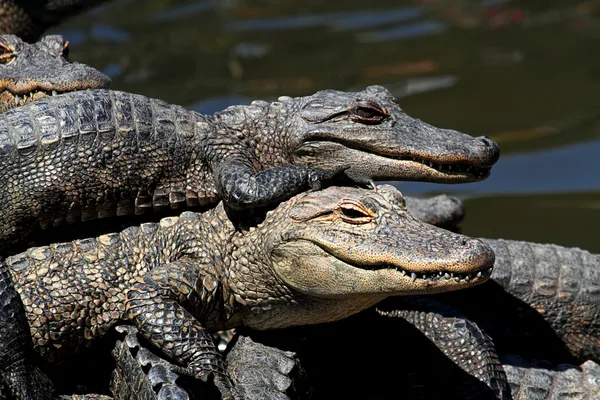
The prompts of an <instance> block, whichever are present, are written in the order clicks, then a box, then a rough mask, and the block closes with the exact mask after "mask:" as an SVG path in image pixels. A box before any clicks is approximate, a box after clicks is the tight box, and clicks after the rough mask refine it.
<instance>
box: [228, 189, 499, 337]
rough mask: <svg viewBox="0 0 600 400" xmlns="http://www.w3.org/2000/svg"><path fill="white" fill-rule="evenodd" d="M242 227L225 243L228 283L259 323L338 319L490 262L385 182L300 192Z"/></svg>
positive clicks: (433, 289)
mask: <svg viewBox="0 0 600 400" xmlns="http://www.w3.org/2000/svg"><path fill="white" fill-rule="evenodd" d="M252 229H254V231H252V230H251V232H250V234H249V235H248V237H247V238H246V239H245V240H244V244H243V245H242V246H240V242H239V241H236V240H234V241H233V243H234V245H235V246H236V247H237V249H236V250H234V251H232V252H231V254H233V258H236V259H238V260H240V264H241V266H240V268H242V269H243V271H242V273H237V274H232V277H230V280H229V286H230V287H232V288H233V289H234V291H235V292H237V293H236V294H237V296H236V297H239V298H240V299H241V302H242V303H244V304H248V305H251V307H250V308H251V309H252V313H250V315H247V316H246V317H245V323H247V324H250V325H251V326H254V327H255V328H259V329H265V328H272V327H282V326H286V325H295V324H300V323H301V324H309V323H320V322H327V321H331V320H335V319H340V318H344V317H346V316H348V315H350V314H353V313H355V312H358V311H360V310H362V309H365V308H367V307H369V306H371V305H373V304H375V303H377V302H378V301H380V300H383V299H384V298H386V297H388V296H401V295H415V294H430V293H438V292H447V291H452V290H457V289H462V288H467V287H470V286H474V285H478V284H480V283H482V282H484V281H486V280H487V279H488V278H489V276H490V275H491V272H492V267H493V264H494V253H493V252H492V250H491V249H490V248H489V247H488V246H487V245H485V244H484V243H483V242H482V241H480V240H478V239H472V238H469V237H467V236H463V235H459V234H455V233H452V232H449V231H446V230H444V229H441V228H437V227H434V226H432V225H429V224H426V223H424V222H421V221H419V220H417V219H416V218H414V217H413V216H411V215H410V214H409V213H408V211H407V210H406V207H405V205H404V200H403V198H402V195H401V194H400V192H398V191H397V189H395V188H394V187H392V186H389V185H382V186H378V187H377V189H376V190H366V189H359V188H348V187H330V188H327V189H325V190H323V191H319V192H312V193H305V194H301V195H298V196H296V197H294V198H292V199H291V200H289V201H287V202H285V203H283V204H282V205H280V206H279V207H278V208H277V209H275V210H274V211H271V212H269V214H267V217H266V219H265V221H264V222H263V223H262V224H260V225H259V226H258V227H257V228H252ZM242 249H245V250H242ZM248 250H249V251H248ZM253 262H254V263H256V265H252V264H253ZM258 265H268V269H269V270H270V271H271V274H270V275H269V274H264V272H260V271H261V269H263V268H264V267H263V268H261V267H259V266H258ZM265 276H272V278H270V280H269V278H265ZM240 289H241V290H240ZM282 308H283V309H285V310H282Z"/></svg>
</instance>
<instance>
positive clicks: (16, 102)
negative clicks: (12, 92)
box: [15, 95, 21, 105]
mask: <svg viewBox="0 0 600 400" xmlns="http://www.w3.org/2000/svg"><path fill="white" fill-rule="evenodd" d="M19 100H21V98H20V97H19V96H18V95H17V96H15V105H18V104H19Z"/></svg>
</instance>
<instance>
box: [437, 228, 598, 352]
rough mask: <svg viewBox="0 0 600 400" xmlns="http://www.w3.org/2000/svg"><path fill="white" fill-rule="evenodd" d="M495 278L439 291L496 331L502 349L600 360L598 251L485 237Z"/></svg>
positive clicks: (460, 308)
mask: <svg viewBox="0 0 600 400" xmlns="http://www.w3.org/2000/svg"><path fill="white" fill-rule="evenodd" d="M484 241H485V243H486V244H488V245H489V246H490V247H491V248H492V249H493V250H494V253H495V254H496V263H495V267H494V273H493V275H492V278H493V279H492V280H490V282H488V283H486V284H485V285H483V286H482V287H479V288H474V289H473V290H469V291H468V293H467V292H465V293H464V294H462V293H456V294H454V295H441V296H439V297H440V300H441V301H442V302H444V303H446V304H449V305H452V306H453V307H455V308H457V309H459V310H460V311H461V312H463V313H464V314H466V315H467V316H468V318H469V319H471V320H472V321H474V322H476V323H477V324H479V325H480V326H481V327H482V328H483V329H484V330H485V331H486V332H487V333H488V334H490V335H491V336H492V338H493V339H494V342H495V344H496V345H497V346H498V349H499V351H501V352H502V353H505V354H506V353H511V354H520V355H522V356H523V357H527V358H530V359H532V358H533V359H547V360H551V361H553V362H557V363H565V362H568V363H575V362H583V361H585V360H587V359H592V360H594V361H599V360H600V340H599V337H600V269H599V266H600V255H598V254H591V253H589V252H587V251H584V250H580V249H576V248H565V247H561V246H556V245H548V244H537V243H529V242H520V241H510V240H501V239H500V240H491V239H484Z"/></svg>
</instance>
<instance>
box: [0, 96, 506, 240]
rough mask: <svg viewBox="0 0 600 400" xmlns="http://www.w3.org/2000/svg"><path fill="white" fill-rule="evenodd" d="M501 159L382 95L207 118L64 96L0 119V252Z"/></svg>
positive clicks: (134, 100) (470, 172) (240, 109)
mask: <svg viewBox="0 0 600 400" xmlns="http://www.w3.org/2000/svg"><path fill="white" fill-rule="evenodd" d="M498 156H499V151H498V146H497V145H496V143H495V142H493V141H491V140H490V139H488V138H485V137H483V138H473V137H471V136H469V135H465V134H462V133H459V132H456V131H451V130H442V129H438V128H435V127H432V126H431V125H427V124H425V123H423V122H421V121H419V120H417V119H414V118H411V117H409V116H407V115H406V114H405V113H404V112H403V111H402V110H401V109H400V108H399V107H398V105H397V103H396V101H395V99H394V97H393V96H392V95H391V94H390V93H389V92H388V91H387V90H386V89H384V88H383V87H380V86H370V87H368V88H367V89H366V90H364V91H362V92H356V93H346V92H339V91H333V90H325V91H321V92H317V93H315V94H314V95H312V96H308V97H300V98H288V97H285V98H280V102H274V103H270V104H269V103H266V102H260V101H259V102H254V103H253V104H252V105H251V106H233V107H229V108H227V109H226V110H224V111H222V112H220V113H218V114H216V115H215V116H202V115H199V114H197V113H194V112H190V111H188V110H185V109H183V108H181V107H178V106H174V105H169V104H166V103H164V102H162V101H159V100H153V99H149V98H146V97H143V96H139V95H133V94H129V93H123V92H116V91H108V90H90V91H80V92H73V93H66V94H63V95H59V96H53V97H51V98H48V99H42V100H39V101H36V102H33V103H31V104H27V105H25V106H23V107H19V108H18V109H14V110H10V111H8V112H6V113H4V114H2V115H0V189H1V190H0V204H2V205H3V206H2V209H1V210H0V221H1V222H0V224H1V226H0V228H1V229H0V235H1V236H0V249H6V248H7V246H9V245H11V244H14V243H15V242H17V241H23V240H24V239H25V238H26V235H27V234H29V233H30V232H31V231H33V230H35V229H36V228H40V227H41V228H47V227H50V226H56V225H60V224H61V223H62V222H63V221H65V220H66V221H67V222H76V221H82V220H83V221H85V220H89V219H93V218H97V217H101V218H102V217H108V216H114V215H127V214H141V213H144V212H146V211H148V210H156V209H158V210H164V209H165V208H169V207H171V208H178V207H182V206H194V205H208V204H212V203H215V202H216V201H217V200H218V199H219V198H221V199H223V200H224V201H225V202H226V203H227V204H228V205H229V207H231V208H233V209H244V208H252V207H261V206H267V205H270V204H277V203H278V202H280V201H282V200H284V199H287V198H289V197H290V196H292V195H293V194H296V193H299V192H301V191H303V190H306V189H309V188H318V187H319V186H320V185H321V183H322V182H323V181H328V180H331V179H333V178H336V179H337V178H344V177H346V178H350V179H351V180H353V181H355V182H356V181H358V182H364V183H368V182H371V181H370V180H371V179H378V180H382V179H383V180H385V179H394V180H425V181H438V182H446V183H459V182H468V181H474V180H480V179H484V178H485V177H486V176H487V175H488V174H489V169H490V167H491V166H492V165H493V164H494V163H495V162H496V160H497V159H498ZM426 164H427V165H426ZM430 165H431V166H430ZM0 251H1V250H0Z"/></svg>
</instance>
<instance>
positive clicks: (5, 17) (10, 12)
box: [0, 0, 102, 41]
mask: <svg viewBox="0 0 600 400" xmlns="http://www.w3.org/2000/svg"><path fill="white" fill-rule="evenodd" d="M101 1H102V0H30V1H23V0H0V33H12V34H15V35H18V36H20V37H22V38H24V39H25V40H27V41H34V40H37V39H38V38H39V37H40V35H41V34H42V33H43V32H44V31H45V30H46V29H48V28H49V27H51V26H53V25H56V24H58V23H59V22H60V21H61V20H62V19H64V18H66V17H68V16H70V15H73V14H75V13H77V12H80V11H82V10H84V9H85V8H89V7H91V6H93V5H95V4H98V3H100V2H101Z"/></svg>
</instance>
